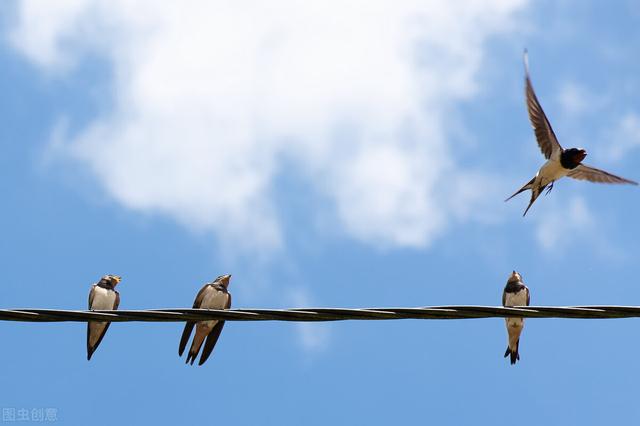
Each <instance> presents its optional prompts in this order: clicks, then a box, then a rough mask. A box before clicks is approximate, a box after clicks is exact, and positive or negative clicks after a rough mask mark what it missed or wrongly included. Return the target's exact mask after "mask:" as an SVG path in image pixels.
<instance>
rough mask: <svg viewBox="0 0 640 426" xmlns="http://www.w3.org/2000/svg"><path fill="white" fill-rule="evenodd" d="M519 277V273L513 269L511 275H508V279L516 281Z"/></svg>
mask: <svg viewBox="0 0 640 426" xmlns="http://www.w3.org/2000/svg"><path fill="white" fill-rule="evenodd" d="M519 279H520V274H519V273H517V272H516V271H513V272H512V273H511V276H510V277H509V281H517V280H519Z"/></svg>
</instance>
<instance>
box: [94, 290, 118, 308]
mask: <svg viewBox="0 0 640 426" xmlns="http://www.w3.org/2000/svg"><path fill="white" fill-rule="evenodd" d="M93 291H94V293H93V303H92V304H91V309H95V310H103V309H105V310H107V309H113V305H114V304H115V303H116V292H115V291H112V290H107V289H106V288H102V287H99V286H95V287H94V290H93Z"/></svg>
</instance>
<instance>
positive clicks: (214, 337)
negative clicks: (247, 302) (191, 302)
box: [198, 293, 231, 365]
mask: <svg viewBox="0 0 640 426" xmlns="http://www.w3.org/2000/svg"><path fill="white" fill-rule="evenodd" d="M230 307H231V294H229V293H227V304H226V306H225V307H224V309H229V308H230ZM223 327H224V321H218V323H217V324H216V325H215V326H214V327H213V330H211V333H209V335H208V336H207V340H206V341H205V342H204V348H203V349H202V355H201V356H200V361H198V365H202V364H204V363H205V361H206V360H207V359H209V355H211V352H213V348H214V347H215V346H216V343H217V342H218V338H219V337H220V333H222V328H223Z"/></svg>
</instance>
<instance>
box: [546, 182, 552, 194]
mask: <svg viewBox="0 0 640 426" xmlns="http://www.w3.org/2000/svg"><path fill="white" fill-rule="evenodd" d="M553 182H554V181H551V183H550V184H549V186H548V187H547V192H546V194H545V195H549V193H550V192H551V190H552V189H553Z"/></svg>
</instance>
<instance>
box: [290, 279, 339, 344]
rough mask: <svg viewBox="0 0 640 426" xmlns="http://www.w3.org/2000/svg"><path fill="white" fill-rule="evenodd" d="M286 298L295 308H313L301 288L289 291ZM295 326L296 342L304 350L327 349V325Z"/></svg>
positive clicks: (304, 324)
mask: <svg viewBox="0 0 640 426" xmlns="http://www.w3.org/2000/svg"><path fill="white" fill-rule="evenodd" d="M288 298H289V300H290V301H291V303H292V304H293V306H295V307H306V308H309V307H312V306H313V304H312V303H311V302H310V296H309V293H308V291H307V290H305V289H304V288H302V287H297V288H294V289H292V290H291V291H289V294H288ZM295 326H296V329H297V331H298V341H299V343H300V345H301V346H302V348H304V349H305V350H307V351H309V352H318V351H322V350H324V349H326V348H327V347H328V345H329V341H330V338H331V335H330V332H329V328H330V325H329V324H328V323H326V322H323V323H311V322H297V323H296V324H295Z"/></svg>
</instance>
